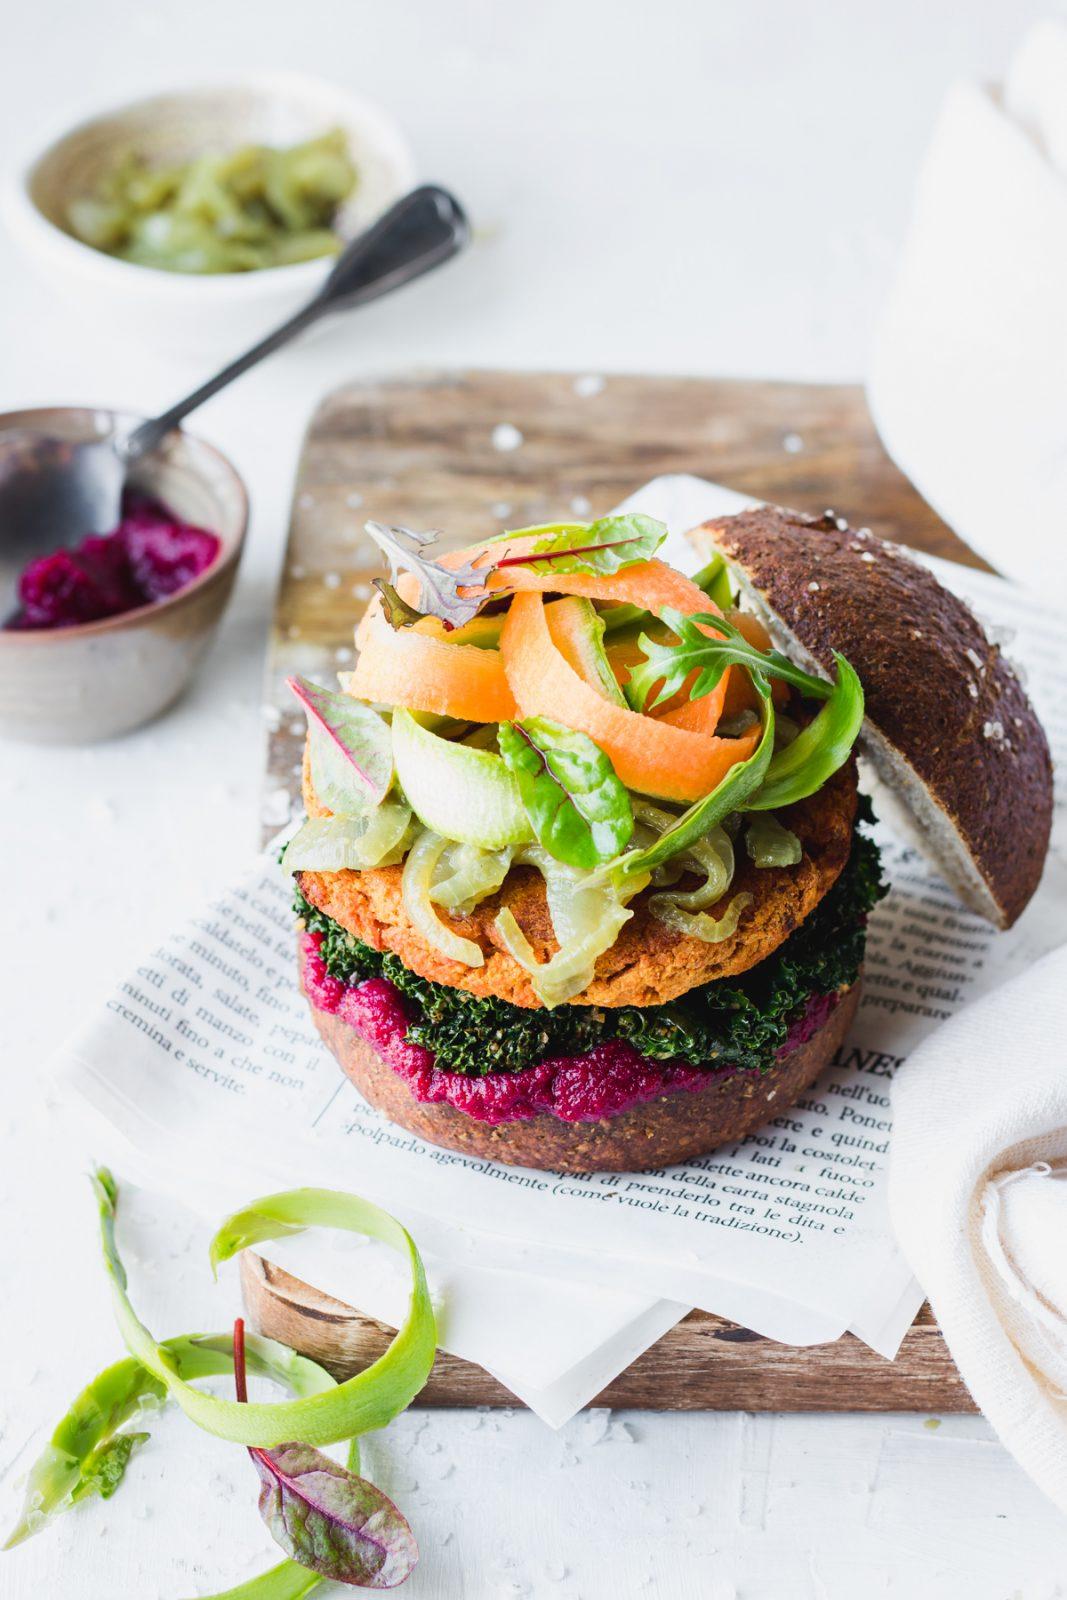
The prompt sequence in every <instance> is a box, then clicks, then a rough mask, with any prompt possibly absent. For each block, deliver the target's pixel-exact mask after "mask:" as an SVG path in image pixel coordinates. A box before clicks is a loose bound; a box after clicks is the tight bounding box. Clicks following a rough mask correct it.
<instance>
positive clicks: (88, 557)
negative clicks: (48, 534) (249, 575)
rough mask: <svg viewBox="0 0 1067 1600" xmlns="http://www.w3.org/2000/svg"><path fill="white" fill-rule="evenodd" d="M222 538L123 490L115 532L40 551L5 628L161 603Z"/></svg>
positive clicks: (49, 624) (75, 622)
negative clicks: (47, 551) (16, 606)
mask: <svg viewBox="0 0 1067 1600" xmlns="http://www.w3.org/2000/svg"><path fill="white" fill-rule="evenodd" d="M219 549H220V544H219V540H218V539H217V538H216V537H215V535H214V534H213V533H209V532H208V531H207V529H206V528H197V527H194V526H193V525H192V524H191V523H188V522H183V521H182V520H181V518H180V517H177V516H175V515H174V513H173V512H172V511H168V510H167V508H166V506H164V505H161V504H160V503H159V501H158V500H153V499H150V498H149V496H147V495H143V494H137V493H135V492H132V491H127V492H126V493H125V494H124V495H123V497H122V519H121V521H120V522H119V525H118V527H117V528H116V529H115V531H114V532H113V533H105V534H90V535H89V536H88V537H87V538H85V539H83V540H82V541H81V543H80V544H77V545H74V546H73V547H72V548H70V549H65V550H55V551H53V552H52V554H51V555H47V556H38V557H37V559H36V560H34V561H31V562H30V564H29V566H27V567H26V569H25V570H24V571H23V573H22V575H21V577H20V578H19V582H18V610H17V611H16V612H15V614H14V615H13V616H12V617H10V618H9V619H8V620H7V621H6V622H5V623H4V627H5V628H9V629H18V630H23V631H25V630H30V629H39V628H74V627H77V626H79V624H82V623H86V622H100V621H102V620H103V618H105V617H117V616H119V615H121V613H122V612H124V611H133V610H135V609H136V608H137V607H139V606H146V605H151V604H152V602H153V601H156V600H165V599H166V598H167V596H168V595H172V594H177V592H178V590H179V589H184V588H186V587H187V586H188V585H189V584H190V583H192V581H193V579H194V578H198V577H199V576H200V574H201V573H202V572H205V571H206V570H207V568H208V567H210V566H211V564H212V562H213V561H214V560H215V558H216V557H217V556H218V553H219Z"/></svg>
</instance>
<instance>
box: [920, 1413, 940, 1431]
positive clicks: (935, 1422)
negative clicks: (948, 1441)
mask: <svg viewBox="0 0 1067 1600" xmlns="http://www.w3.org/2000/svg"><path fill="white" fill-rule="evenodd" d="M940 1426H941V1418H940V1417H927V1419H926V1421H925V1422H924V1423H923V1427H924V1428H929V1430H930V1432H931V1433H936V1432H937V1430H938V1428H940Z"/></svg>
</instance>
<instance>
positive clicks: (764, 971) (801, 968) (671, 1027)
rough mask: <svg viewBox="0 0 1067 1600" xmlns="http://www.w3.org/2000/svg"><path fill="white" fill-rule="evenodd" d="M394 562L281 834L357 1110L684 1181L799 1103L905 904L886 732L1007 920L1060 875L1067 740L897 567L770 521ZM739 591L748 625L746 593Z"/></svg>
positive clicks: (311, 727)
mask: <svg viewBox="0 0 1067 1600" xmlns="http://www.w3.org/2000/svg"><path fill="white" fill-rule="evenodd" d="M368 532H369V533H370V535H371V537H372V538H374V539H375V540H376V542H377V543H378V544H379V546H380V547H381V548H382V550H383V552H384V553H385V555H386V556H387V557H388V560H389V564H390V574H391V576H390V579H389V580H388V581H386V580H384V579H383V580H379V583H378V585H377V588H378V594H377V595H376V597H375V598H374V600H373V601H372V603H371V605H370V607H369V609H368V611H367V614H366V616H365V617H364V619H363V621H362V622H361V624H360V626H359V629H358V630H357V634H356V641H357V645H358V647H359V653H358V658H357V662H356V667H355V670H354V671H353V672H351V673H349V674H346V675H343V677H342V683H341V688H340V690H339V691H333V690H328V689H324V688H320V687H318V686H316V685H314V684H312V683H309V682H307V681H305V680H302V679H293V680H292V681H291V687H292V688H293V690H294V692H295V693H296V695H297V697H298V698H299V699H300V701H301V702H302V703H303V705H304V708H305V710H306V712H307V716H308V740H307V746H306V752H305V762H304V797H305V805H306V810H307V815H308V820H307V821H306V822H305V823H304V825H303V827H302V828H301V829H300V831H299V832H298V833H297V834H296V836H295V837H294V838H293V839H292V841H291V842H290V844H289V845H288V847H287V849H286V851H285V855H284V858H283V865H284V867H285V870H286V871H288V872H292V873H293V874H294V875H295V883H296V889H297V911H298V914H299V918H300V976H301V983H302V986H303V990H304V993H305V995H306V996H307V999H308V1001H309V1003H310V1006H311V1009H312V1013H313V1016H314V1019H315V1023H316V1026H317V1027H318V1030H319V1032H320V1034H321V1035H322V1037H323V1039H324V1040H325V1042H326V1043H327V1045H328V1046H329V1048H330V1049H331V1050H332V1051H333V1053H334V1055H335V1056H336V1057H337V1059H338V1061H339V1062H340V1064H341V1066H342V1067H343V1069H344V1071H345V1072H346V1073H347V1074H348V1076H349V1077H350V1078H351V1080H352V1081H353V1083H354V1084H355V1085H356V1087H357V1088H358V1089H359V1090H360V1092H361V1094H362V1095H363V1096H364V1097H365V1098H366V1099H367V1100H368V1101H369V1102H370V1103H371V1104H372V1105H374V1106H376V1107H378V1108H379V1109H380V1110H381V1111H382V1112H383V1113H384V1114H385V1115H386V1116H388V1117H389V1118H391V1119H392V1120H393V1121H394V1122H397V1123H399V1124H400V1125H402V1126H403V1127H405V1128H408V1129H410V1130H412V1131H413V1132H415V1133H417V1134H420V1135H421V1136H422V1137H423V1138H425V1139H428V1140H430V1141H432V1142H433V1143H436V1144H439V1145H444V1146H446V1147H449V1148H451V1149H455V1150H461V1151H464V1152H467V1153H470V1154H474V1155H478V1156H491V1157H493V1158H494V1159H497V1160H500V1161H505V1162H515V1163H520V1164H522V1165H526V1166H533V1167H544V1168H550V1169H554V1170H564V1171H567V1170H570V1171H590V1170H594V1169H617V1170H632V1169H635V1168H641V1167H650V1166H662V1165H666V1164H668V1163H671V1162H674V1161H679V1160H683V1159H686V1158H688V1157H692V1156H694V1155H697V1154H700V1153H703V1152H705V1151H708V1150H711V1149H713V1148H714V1147H715V1146H716V1145H719V1144H722V1143H723V1142H725V1141H729V1140H734V1139H737V1138H740V1137H742V1136H743V1135H745V1134H746V1133H747V1132H749V1131H750V1130H751V1129H753V1128H755V1127H757V1126H758V1125H759V1124H760V1123H761V1122H764V1121H765V1120H766V1119H767V1118H768V1117H769V1116H772V1115H774V1114H775V1113H776V1112H777V1111H779V1110H782V1109H785V1108H786V1107H788V1106H789V1105H791V1104H792V1103H794V1102H795V1101H796V1100H797V1099H798V1097H799V1096H801V1095H802V1094H803V1093H804V1091H805V1089H806V1088H808V1087H809V1086H810V1085H811V1084H812V1083H813V1082H814V1080H815V1079H816V1078H817V1077H818V1075H819V1073H820V1072H821V1071H822V1070H823V1068H824V1067H825V1066H826V1065H827V1064H828V1063H829V1061H830V1060H831V1059H832V1058H833V1056H834V1054H835V1052H836V1051H837V1050H838V1049H839V1048H840V1046H841V1044H842V1042H843V1040H844V1038H845V1035H846V1034H847V1031H848V1028H849V1025H850V1023H851V1021H852V1018H853V1016H854V1014H855V1010H856V1006H857V1004H858V999H859V982H860V974H861V971H862V965H863V955H864V943H865V935H866V922H867V916H868V913H869V912H870V910H871V908H872V906H873V905H874V904H875V902H876V901H877V900H878V899H879V898H880V896H881V895H882V894H883V893H884V892H885V889H884V885H883V883H882V881H881V876H880V871H879V861H878V853H877V850H876V847H875V845H874V843H873V842H872V840H871V839H870V838H869V837H868V836H867V834H866V833H865V832H864V831H863V824H864V823H865V822H867V821H870V820H871V812H870V808H869V806H868V804H867V802H866V800H865V799H864V798H863V797H862V796H861V795H860V794H859V793H858V791H857V781H856V765H855V759H854V753H853V752H854V746H855V744H856V741H857V739H858V738H859V737H860V735H861V730H862V734H863V739H864V742H865V747H866V749H867V751H868V752H869V754H870V755H871V757H872V758H873V761H874V763H875V765H876V766H877V768H878V769H879V772H880V775H881V776H882V777H884V778H887V779H888V780H889V781H890V783H891V784H892V785H893V786H894V788H895V789H897V790H898V791H900V792H901V794H902V795H903V797H904V799H905V801H906V803H907V804H908V806H909V808H910V811H911V813H912V814H913V816H916V817H917V818H918V820H919V822H920V824H921V832H922V836H923V842H924V844H925V845H926V846H927V847H928V848H932V849H933V851H934V853H935V855H936V857H937V860H938V862H939V864H940V866H941V869H942V871H943V873H944V875H945V876H946V878H947V879H948V881H949V882H950V883H951V884H952V885H953V887H954V888H955V889H956V890H957V892H958V893H959V894H960V896H961V898H962V899H963V900H964V901H965V903H967V904H968V905H970V906H971V907H972V908H973V909H975V910H977V911H979V912H981V913H982V914H983V915H985V916H986V917H988V918H990V919H991V920H993V921H994V922H996V923H997V924H999V925H1000V926H1004V927H1007V926H1009V925H1010V924H1011V923H1012V922H1013V921H1014V920H1015V918H1016V917H1017V916H1018V915H1019V913H1020V912H1021V911H1022V909H1023V907H1024V906H1025V905H1026V903H1027V901H1028V899H1029V898H1030V895H1031V894H1032V893H1033V891H1034V889H1035V887H1036V885H1037V882H1038V879H1039V877H1040V875H1041V870H1042V865H1043V862H1044V857H1045V852H1046V848H1047V843H1048V833H1049V825H1050V818H1051V764H1050V760H1049V753H1048V746H1047V743H1046V741H1045V738H1044V734H1043V733H1042V730H1041V728H1040V725H1039V724H1038V722H1037V720H1036V718H1035V716H1034V714H1033V711H1032V709H1031V707H1030V705H1029V702H1028V701H1027V699H1026V696H1025V693H1024V691H1023V689H1022V687H1021V685H1020V683H1019V680H1018V678H1017V677H1016V676H1015V674H1014V673H1013V671H1012V669H1011V667H1010V666H1009V665H1008V663H1007V662H1006V661H1005V660H1004V659H1003V658H1002V656H1001V655H1000V652H999V649H998V648H997V646H996V645H993V644H990V643H989V641H988V640H987V638H986V635H985V633H984V631H983V629H982V628H981V627H980V625H979V624H978V622H977V621H976V620H975V618H974V617H973V616H972V615H971V614H970V612H969V611H967V609H966V608H965V607H964V606H963V605H962V604H961V603H960V602H959V601H958V600H956V599H955V598H954V597H953V596H952V595H950V594H949V593H948V592H947V591H946V590H944V589H943V588H942V587H941V586H940V585H939V584H938V583H937V581H936V580H935V579H934V578H933V576H932V575H931V574H930V573H929V572H928V571H927V570H926V569H925V568H923V567H920V566H918V565H917V564H916V563H914V562H913V561H911V560H910V559H909V558H908V557H907V556H906V555H905V554H904V553H903V552H902V551H901V550H900V549H899V548H897V547H896V546H892V545H888V544H886V543H884V542H883V541H881V540H878V539H876V538H875V537H873V536H872V535H871V534H870V533H869V531H867V530H862V531H860V532H853V531H851V530H850V529H849V528H847V527H846V526H845V525H844V524H843V523H842V522H841V521H840V520H839V519H836V518H834V517H832V516H830V515H828V516H827V517H824V518H821V519H811V518H805V517H801V516H799V515H797V514H795V513H791V512H784V511H780V510H776V509H772V508H765V509H761V510H758V511H753V512H745V513H743V514H742V515H740V516H737V517H731V518H727V519H724V520H722V521H721V522H717V523H709V524H706V525H705V526H704V527H702V528H700V529H698V530H696V531H695V532H694V534H693V535H692V538H693V540H694V542H695V543H696V544H697V546H698V548H700V550H701V554H702V555H703V556H705V557H707V565H706V566H705V567H704V568H703V569H702V570H701V571H700V572H698V573H697V574H696V576H695V577H693V578H687V577H683V576H682V574H681V573H679V572H677V571H675V570H673V569H672V568H671V567H669V566H667V565H666V564H665V563H664V562H662V561H660V560H658V559H657V556H656V551H657V550H658V548H659V546H660V544H661V543H662V540H663V538H664V537H665V534H666V529H665V528H664V527H663V525H662V524H661V523H658V522H656V521H655V520H654V519H652V518H650V517H646V516H641V515H633V514H630V515H619V516H612V517H605V518H603V519H601V520H600V521H598V522H594V523H592V524H581V523H573V522H571V523H557V524H550V525H545V526H542V527H536V528H526V529H522V530H519V531H517V532H513V533H508V534H506V535H504V536H503V537H501V538H500V539H497V540H491V541H488V542H486V543H482V544H477V545H472V546H471V547H469V548H468V549H466V550H463V551H461V552H459V553H449V554H439V553H437V551H436V549H435V546H434V542H433V536H427V535H421V534H413V533H411V532H409V531H407V530H404V529H397V528H385V527H383V526H381V525H380V524H376V523H371V524H369V525H368ZM742 599H743V601H744V609H742V608H741V605H740V604H739V602H740V601H741V600H742Z"/></svg>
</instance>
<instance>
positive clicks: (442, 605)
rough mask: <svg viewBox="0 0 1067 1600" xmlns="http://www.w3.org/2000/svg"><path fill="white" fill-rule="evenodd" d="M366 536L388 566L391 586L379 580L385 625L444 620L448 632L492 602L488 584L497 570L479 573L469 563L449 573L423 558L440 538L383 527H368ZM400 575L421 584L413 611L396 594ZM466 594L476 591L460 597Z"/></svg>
mask: <svg viewBox="0 0 1067 1600" xmlns="http://www.w3.org/2000/svg"><path fill="white" fill-rule="evenodd" d="M365 527H366V531H367V533H368V534H369V535H370V537H371V538H372V539H373V540H374V543H375V544H376V545H377V546H378V549H379V550H380V551H381V552H382V554H383V555H384V556H385V558H386V560H387V561H388V562H389V576H390V578H391V580H392V582H391V584H386V583H385V582H384V580H378V582H377V585H376V587H377V588H378V591H379V593H380V594H381V596H382V603H383V608H384V610H385V616H386V620H387V621H388V622H389V623H390V624H391V626H392V627H394V628H406V627H410V626H411V624H412V623H413V622H418V620H419V619H420V617H439V618H440V619H441V621H442V622H443V623H444V625H445V627H446V628H460V627H462V626H463V624H464V623H465V622H469V621H470V620H471V618H472V617H475V616H477V615H478V612H479V611H480V610H481V609H482V607H483V606H484V605H485V603H486V601H487V600H488V598H489V596H488V595H487V593H486V592H485V580H486V578H487V577H488V576H489V574H490V573H491V572H492V570H493V569H492V567H491V566H487V567H475V566H473V565H472V564H471V563H470V562H469V561H467V562H465V563H464V565H463V566H462V567H445V566H442V565H441V563H440V562H439V561H434V560H433V558H432V557H431V556H426V555H423V554H422V552H423V551H424V550H425V549H426V547H427V546H428V545H432V544H434V543H436V541H437V539H438V537H439V535H438V534H436V533H416V532H415V530H414V529H413V528H389V527H386V525H385V523H384V522H368V523H366V524H365ZM401 572H410V573H413V574H414V576H415V577H416V578H417V579H418V580H419V597H418V601H417V603H416V605H414V606H411V605H409V604H408V603H407V601H406V600H402V599H401V598H400V595H399V594H398V593H397V591H396V581H397V579H398V578H399V576H400V574H401ZM461 589H475V590H476V591H477V593H475V594H473V595H464V594H460V590H461Z"/></svg>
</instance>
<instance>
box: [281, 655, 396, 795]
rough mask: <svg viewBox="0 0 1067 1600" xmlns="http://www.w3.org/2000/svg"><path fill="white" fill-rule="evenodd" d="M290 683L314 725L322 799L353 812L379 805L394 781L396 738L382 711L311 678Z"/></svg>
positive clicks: (314, 771) (315, 774) (314, 772)
mask: <svg viewBox="0 0 1067 1600" xmlns="http://www.w3.org/2000/svg"><path fill="white" fill-rule="evenodd" d="M286 684H287V687H288V688H289V689H291V690H292V692H293V694H294V695H295V696H296V698H297V699H298V700H299V701H300V704H301V705H302V706H303V708H304V710H305V712H306V713H307V719H308V725H309V727H310V728H311V730H312V740H311V776H312V778H313V780H314V783H315V793H316V794H317V795H318V797H319V799H320V800H321V801H322V802H323V804H324V805H327V806H329V808H330V810H331V811H334V812H339V813H341V814H342V815H349V816H351V815H352V814H353V813H356V814H358V813H359V812H361V811H363V810H365V809H366V807H367V806H368V805H375V806H376V805H379V804H380V803H381V802H382V801H383V800H384V799H385V797H386V795H387V794H388V793H389V789H390V786H391V785H392V782H393V740H392V735H391V734H390V731H389V729H388V727H387V726H386V725H385V723H384V722H383V721H382V719H381V717H380V716H379V715H378V713H377V712H376V711H372V710H371V708H370V706H367V705H364V704H363V702H362V700H356V699H355V698H354V697H353V696H352V695H350V694H340V693H338V691H337V690H336V689H324V688H323V687H322V686H321V685H320V684H317V683H311V682H310V681H309V680H308V679H307V678H287V679H286Z"/></svg>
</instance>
